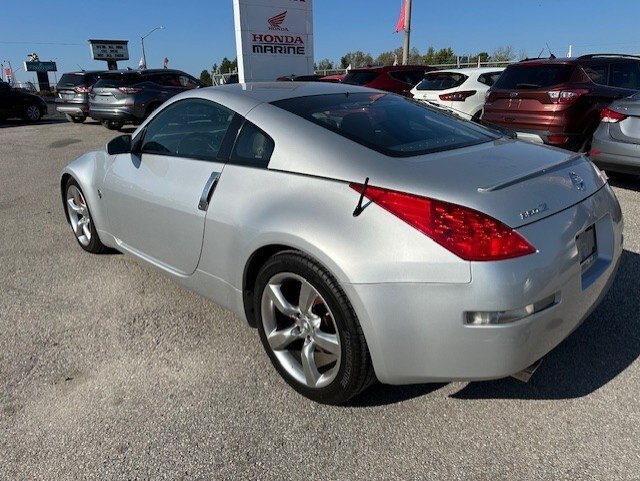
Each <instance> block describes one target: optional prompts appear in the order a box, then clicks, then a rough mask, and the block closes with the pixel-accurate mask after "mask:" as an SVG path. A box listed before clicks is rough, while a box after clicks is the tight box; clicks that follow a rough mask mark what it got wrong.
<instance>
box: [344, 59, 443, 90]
mask: <svg viewBox="0 0 640 481" xmlns="http://www.w3.org/2000/svg"><path fill="white" fill-rule="evenodd" d="M433 70H435V68H434V67H429V66H427V65H396V66H393V67H368V68H359V69H354V70H350V71H349V72H348V73H347V75H346V76H345V77H344V79H342V83H345V84H350V85H361V86H362V87H371V88H372V89H380V90H386V91H387V92H393V93H396V94H400V95H404V96H406V97H411V96H412V95H411V89H412V88H413V87H415V86H416V85H418V84H419V83H420V81H421V80H422V79H423V78H424V75H425V74H426V73H427V72H431V71H433Z"/></svg>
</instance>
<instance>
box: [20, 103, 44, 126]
mask: <svg viewBox="0 0 640 481" xmlns="http://www.w3.org/2000/svg"><path fill="white" fill-rule="evenodd" d="M22 118H23V119H24V120H26V121H27V122H37V121H39V120H40V119H41V118H42V110H40V107H38V106H37V105H33V104H32V105H27V106H26V107H25V110H24V115H23V117H22Z"/></svg>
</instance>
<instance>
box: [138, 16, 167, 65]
mask: <svg viewBox="0 0 640 481" xmlns="http://www.w3.org/2000/svg"><path fill="white" fill-rule="evenodd" d="M156 30H164V27H163V26H160V27H156V28H154V29H153V30H151V31H150V32H149V33H148V34H146V35H143V36H142V37H140V43H141V44H142V62H143V63H144V68H147V54H146V53H145V51H144V39H145V38H147V37H148V36H149V35H151V34H152V33H153V32H155V31H156Z"/></svg>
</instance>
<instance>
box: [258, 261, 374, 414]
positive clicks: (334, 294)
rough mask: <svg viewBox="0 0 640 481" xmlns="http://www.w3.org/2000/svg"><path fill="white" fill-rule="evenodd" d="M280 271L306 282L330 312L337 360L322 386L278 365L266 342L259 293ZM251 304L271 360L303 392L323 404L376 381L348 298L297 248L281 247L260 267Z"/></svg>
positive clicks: (340, 400) (336, 401)
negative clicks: (337, 342) (337, 340)
mask: <svg viewBox="0 0 640 481" xmlns="http://www.w3.org/2000/svg"><path fill="white" fill-rule="evenodd" d="M281 273H293V274H295V275H297V276H300V277H302V278H303V279H304V280H305V281H307V282H308V283H310V284H311V285H312V286H313V287H314V288H315V290H316V291H317V292H318V293H319V294H320V296H322V298H323V300H324V301H325V302H326V304H327V307H328V308H329V309H330V312H331V313H332V314H333V324H334V326H335V331H337V333H338V334H339V338H340V355H341V361H340V365H339V368H338V370H337V374H336V375H335V378H334V379H333V381H332V382H331V383H330V384H328V385H326V386H324V387H319V388H316V387H309V386H307V385H305V384H303V383H301V382H299V381H298V380H296V379H295V378H294V377H293V376H292V375H291V374H289V373H288V372H287V371H286V369H285V368H284V367H283V366H282V364H281V363H280V361H279V360H278V358H277V357H276V355H275V353H274V351H273V349H272V348H271V346H270V345H269V341H268V340H267V335H266V333H265V327H264V323H263V319H262V296H263V292H264V290H265V289H266V288H267V286H268V284H269V281H270V280H271V279H272V278H273V277H274V276H276V275H278V274H281ZM254 293H255V294H254V300H253V301H254V308H255V312H256V316H257V319H256V320H257V325H258V331H259V333H260V339H261V341H262V344H263V346H264V349H265V351H266V352H267V354H268V356H269V358H270V359H271V362H272V364H273V365H274V367H275V368H276V370H277V371H278V373H279V374H280V375H281V376H282V377H283V378H284V380H285V381H286V382H287V383H288V384H289V385H290V386H291V387H293V388H294V389H295V390H296V391H297V392H299V393H300V394H302V395H303V396H305V397H307V398H309V399H311V400H313V401H316V402H319V403H323V404H342V403H344V402H346V401H348V400H349V399H351V398H352V397H354V396H356V395H358V394H359V393H361V392H362V391H364V390H365V389H366V388H368V387H369V386H370V385H371V384H373V383H374V382H375V381H376V377H375V373H374V370H373V365H372V363H371V356H370V354H369V349H368V347H367V342H366V340H365V337H364V334H363V332H362V328H361V327H360V323H359V322H358V318H357V316H356V313H355V311H354V310H353V307H352V306H351V303H350V302H349V299H347V296H346V294H345V293H344V292H343V291H342V289H341V288H340V285H339V284H338V282H337V281H336V280H335V278H334V277H333V276H332V275H331V274H330V273H329V272H327V270H326V269H325V268H324V267H322V266H321V265H320V264H318V263H317V262H316V261H314V260H313V259H311V258H310V257H308V256H306V255H304V254H302V253H300V252H297V251H282V252H280V253H278V254H276V255H274V256H273V257H271V258H270V259H269V260H268V261H267V262H266V263H265V265H264V266H263V267H262V268H261V269H260V272H259V273H258V276H257V279H256V285H255V289H254Z"/></svg>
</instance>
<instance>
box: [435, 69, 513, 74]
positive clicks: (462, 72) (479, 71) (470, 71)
mask: <svg viewBox="0 0 640 481" xmlns="http://www.w3.org/2000/svg"><path fill="white" fill-rule="evenodd" d="M504 69H505V67H479V68H478V67H467V68H451V69H443V70H434V71H432V72H428V74H429V75H431V74H434V73H461V74H465V75H472V74H474V73H477V74H483V73H489V72H501V71H503V70H504Z"/></svg>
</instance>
